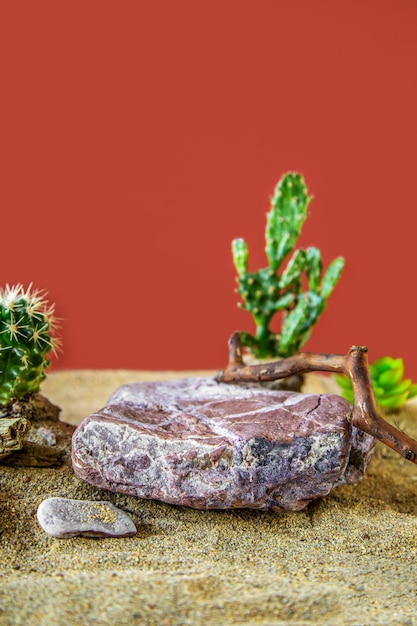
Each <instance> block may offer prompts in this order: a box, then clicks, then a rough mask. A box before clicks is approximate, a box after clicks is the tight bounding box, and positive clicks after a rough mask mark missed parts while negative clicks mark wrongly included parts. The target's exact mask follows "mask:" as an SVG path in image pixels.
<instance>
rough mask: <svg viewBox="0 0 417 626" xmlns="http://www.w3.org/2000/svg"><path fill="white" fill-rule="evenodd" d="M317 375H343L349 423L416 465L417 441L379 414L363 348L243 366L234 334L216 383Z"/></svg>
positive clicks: (307, 353)
mask: <svg viewBox="0 0 417 626" xmlns="http://www.w3.org/2000/svg"><path fill="white" fill-rule="evenodd" d="M317 371H322V372H335V373H338V374H346V376H348V377H349V379H350V381H351V383H352V388H353V395H354V403H353V410H352V413H351V415H350V418H349V420H350V422H351V423H352V424H353V425H354V426H356V428H358V429H359V430H362V431H363V432H365V433H368V434H369V435H372V436H373V437H375V438H376V439H378V440H379V441H381V442H382V443H384V444H385V445H386V446H388V447H389V448H392V449H393V450H395V451H396V452H398V454H401V456H403V457H404V458H405V459H408V460H409V461H412V462H413V463H416V464H417V441H415V440H414V439H412V438H411V437H409V436H408V435H406V434H405V433H403V432H402V431H400V430H398V428H395V427H394V426H392V425H391V424H389V423H388V422H386V421H385V420H384V419H383V418H382V417H381V416H380V415H379V413H378V410H377V406H376V402H375V396H374V392H373V388H372V382H371V376H370V373H369V366H368V348H366V347H365V346H352V347H351V348H350V350H349V351H348V353H347V354H346V355H340V354H317V353H313V352H299V353H298V354H295V355H294V356H291V357H288V358H286V359H282V360H281V361H273V362H271V363H264V364H260V365H245V363H244V361H243V356H242V346H241V342H240V334H239V333H237V332H236V333H234V334H233V335H232V336H231V337H230V339H229V363H228V365H227V367H226V369H224V370H223V371H221V372H219V374H218V375H217V380H218V381H219V382H224V383H240V382H263V381H272V380H277V379H279V378H286V377H287V376H291V375H293V374H303V373H307V372H317Z"/></svg>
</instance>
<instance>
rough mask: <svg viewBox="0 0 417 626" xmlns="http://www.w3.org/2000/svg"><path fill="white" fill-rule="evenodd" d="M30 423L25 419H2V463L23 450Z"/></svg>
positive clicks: (0, 426) (0, 432)
mask: <svg viewBox="0 0 417 626" xmlns="http://www.w3.org/2000/svg"><path fill="white" fill-rule="evenodd" d="M29 428H30V422H29V420H27V419H25V418H24V417H11V418H3V419H0V461H1V460H2V459H5V458H6V457H8V456H9V455H11V454H12V453H13V452H16V451H17V450H21V448H22V446H23V443H24V439H25V435H26V434H27V432H28V431H29Z"/></svg>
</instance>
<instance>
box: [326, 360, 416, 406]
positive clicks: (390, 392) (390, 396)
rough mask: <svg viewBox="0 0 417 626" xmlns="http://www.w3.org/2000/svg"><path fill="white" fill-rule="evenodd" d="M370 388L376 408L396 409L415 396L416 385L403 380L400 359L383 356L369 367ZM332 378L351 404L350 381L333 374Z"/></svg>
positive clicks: (408, 379)
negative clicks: (371, 388) (372, 391)
mask: <svg viewBox="0 0 417 626" xmlns="http://www.w3.org/2000/svg"><path fill="white" fill-rule="evenodd" d="M369 372H370V375H371V380H372V387H373V390H374V394H375V400H376V403H377V405H378V407H389V408H398V407H400V406H401V405H402V404H404V402H406V401H407V400H409V399H411V398H413V397H415V396H417V384H415V383H413V382H412V381H411V379H410V378H406V379H405V380H403V375H404V363H403V360H402V359H393V358H391V357H389V356H383V357H381V358H379V359H376V361H373V362H372V363H371V365H370V366H369ZM333 378H334V379H335V380H336V382H337V384H338V385H339V387H340V389H341V395H342V396H343V397H344V398H346V400H348V402H350V403H351V404H353V391H352V385H351V383H350V380H349V379H348V378H346V377H345V376H341V375H338V374H335V375H334V376H333Z"/></svg>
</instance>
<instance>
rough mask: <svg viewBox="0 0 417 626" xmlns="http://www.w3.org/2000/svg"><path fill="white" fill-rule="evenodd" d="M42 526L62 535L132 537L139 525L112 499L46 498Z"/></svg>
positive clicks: (40, 519)
mask: <svg viewBox="0 0 417 626" xmlns="http://www.w3.org/2000/svg"><path fill="white" fill-rule="evenodd" d="M37 517H38V522H39V525H40V527H41V528H42V529H43V530H44V531H45V532H46V533H48V535H51V537H58V538H59V539H68V538H70V537H76V536H77V535H82V536H84V537H131V536H132V535H136V532H137V530H136V526H135V525H134V523H133V522H132V520H131V518H130V517H129V515H128V514H127V513H125V512H124V511H121V510H120V509H118V508H117V507H115V506H114V504H112V503H111V502H106V501H100V502H92V501H90V500H72V499H70V498H47V499H46V500H44V501H43V502H41V504H40V505H39V507H38V511H37Z"/></svg>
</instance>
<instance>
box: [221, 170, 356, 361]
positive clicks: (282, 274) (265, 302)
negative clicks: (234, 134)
mask: <svg viewBox="0 0 417 626" xmlns="http://www.w3.org/2000/svg"><path fill="white" fill-rule="evenodd" d="M311 200H312V198H311V197H309V196H308V191H307V187H306V185H305V182H304V178H303V177H302V176H301V174H298V173H287V174H285V175H284V176H283V177H282V178H281V180H280V181H279V182H278V184H277V186H276V188H275V192H274V195H273V197H272V200H271V209H270V211H269V213H268V215H267V223H266V232H265V242H266V245H265V253H266V257H267V260H268V267H265V268H263V269H260V270H258V271H256V272H251V273H250V272H248V247H247V245H246V242H245V241H244V240H243V239H235V240H234V241H233V242H232V256H233V262H234V265H235V268H236V271H237V273H238V276H237V282H238V289H237V292H238V293H239V294H240V296H241V297H242V300H243V302H242V303H240V305H239V306H240V307H241V308H243V309H245V310H246V311H248V312H249V313H250V314H251V315H252V317H253V319H254V321H255V326H256V333H255V335H254V336H253V335H251V334H249V333H241V341H242V344H243V345H244V346H245V347H246V348H248V349H249V350H250V351H251V352H252V353H253V354H255V356H257V357H260V358H263V357H287V356H291V355H292V354H295V353H296V352H298V350H299V349H300V347H301V346H302V345H303V344H304V343H305V342H306V341H307V339H308V338H309V336H310V332H311V328H312V326H313V325H314V324H315V323H316V322H317V320H318V317H319V315H320V314H321V313H322V311H323V310H324V308H325V305H326V300H327V298H328V297H329V296H330V294H331V292H332V291H333V289H334V287H335V285H336V283H337V282H338V280H339V278H340V275H341V272H342V270H343V266H344V259H343V258H342V257H338V258H336V259H334V260H333V261H332V262H331V263H330V265H329V266H328V268H327V270H326V272H325V273H324V274H323V273H322V259H321V253H320V251H319V250H318V249H317V248H314V247H310V248H307V249H306V250H303V249H298V250H295V251H294V252H293V254H292V256H291V258H290V259H289V261H288V263H287V264H286V267H285V269H284V270H283V271H281V266H282V264H283V262H284V260H285V259H286V257H287V256H288V255H289V254H290V253H291V252H292V251H293V250H294V247H295V244H296V242H297V238H298V236H299V234H300V231H301V228H302V226H303V224H304V221H305V220H306V218H307V207H308V205H309V203H310V201H311ZM303 275H305V277H306V279H307V281H306V282H307V286H308V288H307V290H306V291H303V286H302V276H303ZM279 311H281V312H282V326H281V332H280V333H279V334H276V333H274V332H272V331H271V330H270V323H271V320H272V318H273V317H274V315H275V314H276V313H278V312H279Z"/></svg>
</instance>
